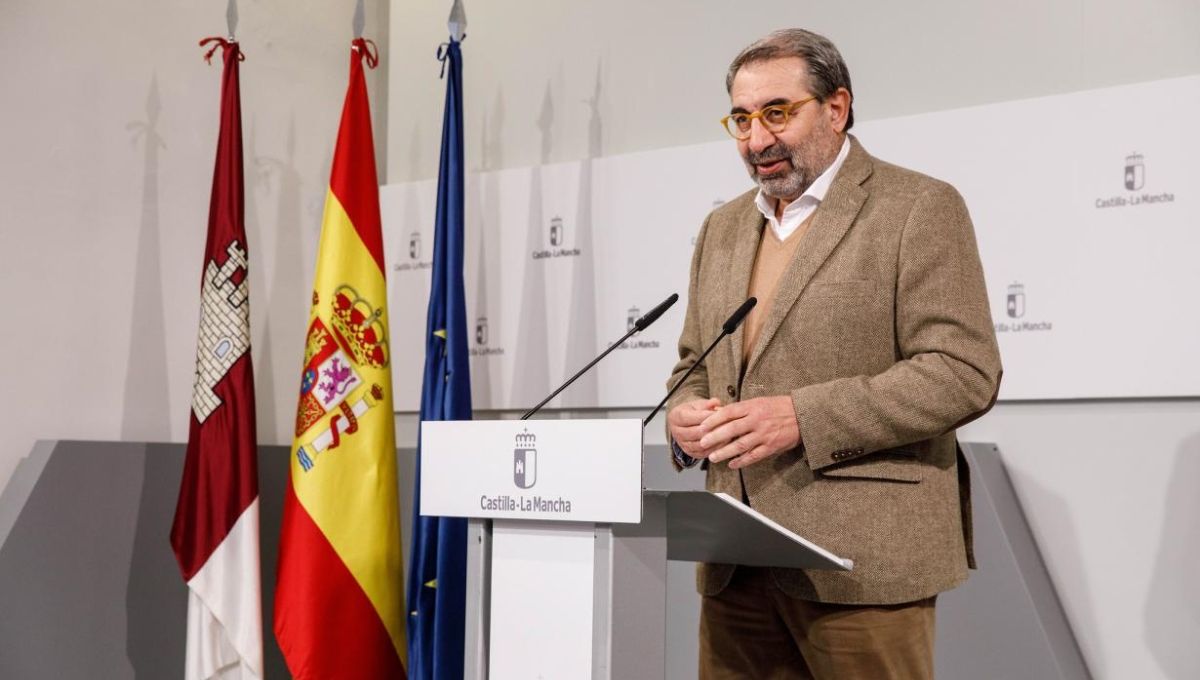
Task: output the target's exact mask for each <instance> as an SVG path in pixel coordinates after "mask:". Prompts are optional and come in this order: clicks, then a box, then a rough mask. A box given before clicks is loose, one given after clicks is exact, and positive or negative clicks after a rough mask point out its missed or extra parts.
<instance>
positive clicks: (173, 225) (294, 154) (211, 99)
mask: <svg viewBox="0 0 1200 680" xmlns="http://www.w3.org/2000/svg"><path fill="white" fill-rule="evenodd" d="M225 5H226V3H225V2H224V1H223V0H221V1H214V2H205V3H192V2H182V1H179V0H167V1H166V2H157V1H152V0H116V1H115V2H106V3H101V4H96V3H71V2H58V1H56V2H35V1H32V0H30V1H26V0H19V1H14V2H4V3H0V60H2V61H3V62H4V64H5V67H4V69H2V70H0V93H3V94H2V95H0V120H2V121H3V125H0V206H2V207H0V289H2V290H3V291H4V299H5V301H6V302H5V310H6V312H7V314H8V316H9V319H10V321H9V322H8V323H7V324H5V327H6V328H8V329H9V330H8V332H6V333H4V334H3V338H2V339H0V347H2V348H3V355H4V356H5V359H4V361H0V385H3V388H2V389H0V412H2V413H3V414H4V415H3V416H0V418H3V421H2V422H3V425H4V431H5V436H4V437H3V438H0V488H3V487H4V485H5V484H6V483H7V482H8V479H9V477H10V475H11V474H12V471H13V469H14V468H15V466H16V465H17V463H18V461H19V460H21V458H22V457H23V456H25V455H26V454H28V452H29V450H30V447H31V446H32V445H33V442H34V441H35V440H36V439H39V438H79V439H120V440H126V441H183V440H184V439H186V437H187V423H188V421H187V418H188V413H189V405H190V403H191V395H192V381H193V377H194V368H195V348H196V329H197V320H198V318H199V282H200V265H201V256H202V254H203V253H202V250H203V247H204V239H205V230H206V228H207V222H208V202H209V190H210V187H211V183H212V171H213V158H214V155H215V152H216V135H217V122H218V121H217V110H218V103H219V96H220V77H221V67H220V62H219V61H218V60H214V63H213V65H212V66H207V65H205V63H204V60H203V59H202V58H201V57H202V55H203V51H202V50H201V49H200V48H199V47H198V46H197V42H198V41H199V40H200V39H201V38H203V37H205V36H209V35H224V34H225V30H226V29H225ZM366 8H367V14H366V17H367V35H368V36H369V37H371V36H373V37H375V39H376V40H380V41H382V43H383V44H385V45H386V42H387V30H388V26H389V23H388V3H387V2H383V1H381V0H368V2H367V3H366ZM353 12H354V3H353V2H352V1H349V2H341V3H327V2H315V1H313V0H301V1H299V2H297V1H295V0H287V1H283V0H258V1H256V2H250V1H248V0H242V2H241V3H240V11H239V13H240V24H239V26H238V31H237V34H238V38H239V39H240V40H241V42H242V49H243V51H244V52H245V54H246V61H245V63H243V64H242V72H241V83H242V121H243V126H244V130H243V133H244V148H245V173H246V175H245V176H246V226H247V238H248V240H249V250H250V296H251V299H250V302H251V313H252V319H251V326H252V332H253V337H252V343H253V350H254V354H253V358H254V366H255V369H256V376H255V377H256V383H257V391H258V415H259V418H258V428H259V435H260V438H261V439H262V441H263V442H268V443H285V442H290V430H291V427H290V426H289V425H290V423H292V422H294V417H295V416H294V414H295V409H296V398H295V394H296V390H297V386H298V382H297V381H298V376H299V373H298V371H299V367H300V364H301V362H302V359H303V356H302V352H303V342H304V329H305V327H306V322H307V315H308V305H309V294H308V292H307V291H308V290H309V289H310V288H309V285H310V284H309V281H311V278H312V272H313V262H314V257H315V256H316V245H317V238H318V232H319V229H320V220H321V211H322V209H323V205H324V200H325V192H326V190H327V187H328V183H329V164H330V162H331V158H332V153H333V143H334V137H335V135H336V134H337V122H338V117H339V116H340V114H341V108H342V99H343V97H344V96H345V90H346V81H347V77H348V72H349V61H350V56H349V54H350V39H351V37H352V35H351V18H352V15H353ZM386 74H387V63H386V62H384V63H383V64H381V66H380V68H379V69H378V70H376V71H373V72H369V75H368V78H369V84H368V87H370V88H371V94H372V97H373V105H374V107H375V110H374V117H375V120H377V121H378V124H377V125H376V133H377V134H376V145H377V148H378V150H379V157H380V160H379V163H380V167H381V168H382V167H385V165H386V163H385V159H386V150H387V126H386V124H385V121H386V120H387V102H388V98H387V93H386V89H387V82H388V81H387V76H386ZM164 540H165V539H164Z"/></svg>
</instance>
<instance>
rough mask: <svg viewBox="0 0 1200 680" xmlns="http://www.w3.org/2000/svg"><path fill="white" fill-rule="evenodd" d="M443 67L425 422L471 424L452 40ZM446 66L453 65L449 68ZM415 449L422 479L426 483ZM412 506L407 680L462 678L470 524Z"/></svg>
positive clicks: (457, 77)
mask: <svg viewBox="0 0 1200 680" xmlns="http://www.w3.org/2000/svg"><path fill="white" fill-rule="evenodd" d="M438 58H439V59H441V60H442V62H443V69H444V70H443V74H444V73H445V70H446V68H445V67H446V66H448V67H449V68H448V70H449V74H450V77H449V80H447V81H446V111H445V115H444V117H443V119H442V158H441V168H440V170H439V171H438V194H437V220H436V226H435V229H434V245H433V282H432V286H431V288H430V291H429V316H428V324H427V326H426V329H427V330H426V332H427V336H426V338H425V377H424V384H423V386H422V391H421V420H422V421H425V420H470V419H471V377H470V375H469V372H468V369H467V361H468V355H467V305H466V298H465V295H464V285H463V240H464V231H465V229H464V222H463V132H462V52H461V51H460V49H459V43H458V42H456V41H454V40H451V41H450V42H449V43H448V44H446V45H443V46H442V48H441V49H439V50H438ZM447 62H448V63H447ZM420 476H421V451H420V445H419V443H418V448H417V479H418V480H419V479H420V478H421V477H420ZM417 486H418V488H417V492H416V494H414V498H413V517H414V521H413V525H414V526H413V532H412V541H413V543H412V553H411V564H410V567H409V573H408V604H409V610H410V611H409V621H408V674H409V677H410V678H418V679H422V680H423V679H426V678H428V679H431V680H432V679H434V678H461V677H462V675H463V633H464V623H465V621H464V616H465V614H464V611H465V606H466V573H467V565H466V561H467V521H466V520H465V519H461V518H456V517H423V516H421V515H420V510H421V492H420V488H419V487H420V485H419V484H418V485H417Z"/></svg>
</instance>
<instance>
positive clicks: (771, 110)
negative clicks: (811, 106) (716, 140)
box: [721, 95, 817, 140]
mask: <svg viewBox="0 0 1200 680" xmlns="http://www.w3.org/2000/svg"><path fill="white" fill-rule="evenodd" d="M816 98H817V96H816V95H813V96H811V97H806V98H804V99H801V100H800V101H798V102H792V103H791V104H776V105H775V106H764V107H763V108H762V109H760V110H758V111H755V112H754V113H731V114H729V115H728V116H725V117H724V118H722V119H721V126H722V127H724V128H725V131H726V132H728V133H729V135H730V136H731V137H733V138H734V139H738V140H746V139H750V127H751V124H752V123H754V119H755V118H758V119H759V121H760V122H761V123H762V126H763V127H765V128H766V129H767V131H768V132H771V133H776V132H783V129H784V128H785V127H787V124H788V121H789V120H791V118H792V114H793V113H795V112H796V111H797V109H799V108H800V107H801V106H804V105H805V104H807V103H809V102H811V101H812V100H814V99H816Z"/></svg>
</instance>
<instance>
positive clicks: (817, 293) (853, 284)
mask: <svg viewBox="0 0 1200 680" xmlns="http://www.w3.org/2000/svg"><path fill="white" fill-rule="evenodd" d="M874 292H875V282H874V281H829V282H823V283H818V282H813V283H812V284H811V285H810V286H809V290H808V294H809V295H812V296H813V297H821V298H853V297H867V296H869V295H871V294H872V293H874Z"/></svg>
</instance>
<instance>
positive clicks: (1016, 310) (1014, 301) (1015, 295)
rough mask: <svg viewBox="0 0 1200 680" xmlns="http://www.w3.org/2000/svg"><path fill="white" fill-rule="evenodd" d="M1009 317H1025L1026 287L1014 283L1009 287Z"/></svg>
mask: <svg viewBox="0 0 1200 680" xmlns="http://www.w3.org/2000/svg"><path fill="white" fill-rule="evenodd" d="M1007 306H1008V316H1009V318H1011V319H1019V318H1021V317H1023V316H1025V286H1023V285H1021V284H1019V283H1014V284H1012V285H1011V286H1009V287H1008V305H1007Z"/></svg>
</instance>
